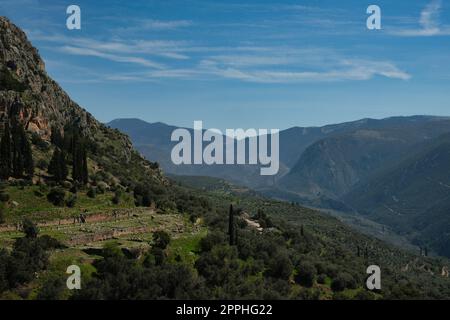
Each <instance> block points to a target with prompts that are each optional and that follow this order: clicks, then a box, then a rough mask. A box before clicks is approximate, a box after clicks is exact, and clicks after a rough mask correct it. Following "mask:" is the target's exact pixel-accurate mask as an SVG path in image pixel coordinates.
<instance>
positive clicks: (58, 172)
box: [48, 148, 68, 182]
mask: <svg viewBox="0 0 450 320" xmlns="http://www.w3.org/2000/svg"><path fill="white" fill-rule="evenodd" d="M48 173H49V174H51V175H53V177H54V178H55V180H56V181H57V182H62V181H64V180H66V178H67V174H68V171H67V166H66V155H65V152H64V151H61V150H60V149H59V148H55V151H54V152H53V156H52V159H51V160H50V164H49V166H48Z"/></svg>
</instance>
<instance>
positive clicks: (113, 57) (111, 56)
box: [60, 46, 164, 69]
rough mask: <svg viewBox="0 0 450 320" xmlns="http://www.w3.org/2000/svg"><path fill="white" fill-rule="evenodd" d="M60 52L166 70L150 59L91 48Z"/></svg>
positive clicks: (66, 49)
mask: <svg viewBox="0 0 450 320" xmlns="http://www.w3.org/2000/svg"><path fill="white" fill-rule="evenodd" d="M60 51H61V52H65V53H69V54H73V55H79V56H92V57H98V58H103V59H106V60H110V61H115V62H123V63H133V64H139V65H142V66H145V67H150V68H157V69H163V68H164V66H163V65H162V64H159V63H156V62H153V61H150V60H148V59H144V58H140V57H131V56H119V55H115V54H109V53H104V52H101V51H98V50H94V49H89V48H79V47H71V46H64V47H61V48H60Z"/></svg>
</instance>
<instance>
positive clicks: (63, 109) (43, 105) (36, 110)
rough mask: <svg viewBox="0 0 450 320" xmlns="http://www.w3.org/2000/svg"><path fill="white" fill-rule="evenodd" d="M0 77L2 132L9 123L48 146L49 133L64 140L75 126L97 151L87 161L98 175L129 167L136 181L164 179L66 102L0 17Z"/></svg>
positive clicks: (118, 137) (115, 135)
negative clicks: (55, 132) (59, 134)
mask: <svg viewBox="0 0 450 320" xmlns="http://www.w3.org/2000/svg"><path fill="white" fill-rule="evenodd" d="M0 73H1V74H0V76H1V77H0V132H1V131H2V129H3V126H4V123H5V122H6V121H9V120H10V119H12V118H13V117H15V118H16V119H18V120H19V121H20V122H21V123H22V124H23V125H24V127H25V128H26V130H28V131H29V132H30V134H31V133H34V134H37V135H39V136H40V137H41V139H43V140H46V141H49V140H50V138H51V132H52V128H55V129H58V130H60V131H62V134H64V127H66V126H75V127H76V128H78V130H80V131H81V132H80V133H82V134H83V135H84V136H85V137H87V138H88V139H89V140H90V141H91V145H92V146H93V149H94V150H95V151H94V152H92V153H91V155H89V157H91V159H92V160H94V162H95V165H96V166H98V167H99V168H100V169H101V168H106V167H108V168H110V169H109V170H110V171H112V170H111V168H117V169H113V170H119V168H124V167H126V166H127V164H130V163H131V162H133V165H132V166H130V168H132V169H133V172H134V174H135V175H136V176H139V175H141V176H142V175H152V176H154V177H158V179H159V180H161V179H162V178H161V173H160V172H159V171H157V170H151V169H148V167H149V166H150V163H149V162H148V161H146V160H144V159H143V158H142V157H141V156H140V155H139V154H138V153H137V152H136V151H135V150H134V149H133V146H132V144H131V142H130V140H129V138H128V136H126V135H124V134H122V133H120V132H118V131H117V130H113V129H110V128H109V127H107V126H105V125H104V124H102V123H100V122H99V121H97V120H96V119H95V118H94V117H93V116H92V115H91V114H90V113H88V112H87V111H86V110H84V109H83V108H82V107H80V106H79V105H78V104H77V103H75V102H73V101H72V100H71V99H70V97H69V95H68V94H67V93H66V92H65V91H64V90H63V89H62V88H61V87H60V86H59V85H58V84H57V83H56V82H55V81H54V80H52V79H51V78H50V77H49V76H48V74H47V72H46V71H45V63H44V61H43V60H42V59H41V57H40V56H39V52H38V50H37V49H36V48H34V47H33V46H32V44H31V43H30V42H29V41H28V39H27V36H26V34H25V33H24V32H23V31H22V30H20V28H18V27H17V26H15V25H14V24H13V23H12V22H11V21H10V20H9V19H8V18H5V17H0ZM5 79H6V80H5ZM128 170H131V169H128ZM113 174H114V173H113ZM114 175H115V174H114ZM122 175H124V176H126V175H127V173H124V172H122Z"/></svg>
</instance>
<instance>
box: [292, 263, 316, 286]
mask: <svg viewBox="0 0 450 320" xmlns="http://www.w3.org/2000/svg"><path fill="white" fill-rule="evenodd" d="M316 274H317V270H316V268H315V267H314V265H312V264H311V263H309V262H301V263H300V264H299V265H298V267H297V275H296V276H295V282H297V283H298V284H300V285H302V286H305V287H308V288H309V287H312V285H313V284H314V279H315V277H316Z"/></svg>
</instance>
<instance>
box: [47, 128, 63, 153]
mask: <svg viewBox="0 0 450 320" xmlns="http://www.w3.org/2000/svg"><path fill="white" fill-rule="evenodd" d="M50 141H51V143H53V144H54V145H55V146H57V147H58V148H61V149H62V148H63V138H62V136H61V131H60V130H59V129H57V128H56V127H52V135H51V137H50Z"/></svg>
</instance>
